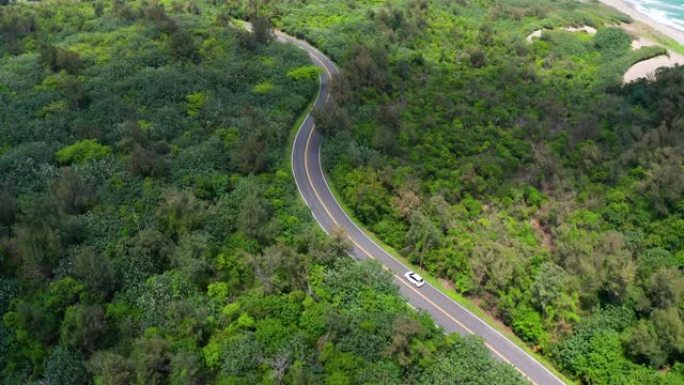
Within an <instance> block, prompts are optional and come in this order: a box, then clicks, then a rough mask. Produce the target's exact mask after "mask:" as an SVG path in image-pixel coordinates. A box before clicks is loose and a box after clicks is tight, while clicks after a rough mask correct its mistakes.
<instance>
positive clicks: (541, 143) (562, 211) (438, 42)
mask: <svg viewBox="0 0 684 385" xmlns="http://www.w3.org/2000/svg"><path fill="white" fill-rule="evenodd" d="M256 3H260V4H262V5H263V4H265V6H264V8H262V15H263V16H266V17H269V18H271V19H272V20H274V22H275V23H276V24H277V25H278V26H280V27H281V28H283V29H284V30H286V31H288V32H290V33H293V34H296V35H299V36H304V37H305V38H306V39H308V40H310V41H312V42H313V43H314V44H315V45H317V46H318V47H319V48H321V49H323V50H325V51H326V52H327V53H328V54H329V55H330V56H331V57H333V58H334V59H335V60H336V61H337V62H338V63H340V64H341V65H342V68H343V76H341V77H340V78H339V79H337V81H336V82H335V91H336V101H337V105H336V106H333V107H330V108H328V109H326V111H319V112H318V113H317V117H318V126H319V128H320V129H321V130H323V131H324V133H325V134H326V136H327V139H326V140H325V142H324V152H325V154H324V156H325V166H326V168H327V170H328V172H329V174H330V176H331V178H332V182H333V183H332V184H333V185H334V188H335V189H336V190H337V194H338V196H339V197H340V199H341V200H342V201H343V202H344V203H345V204H346V205H347V206H348V207H350V208H351V209H352V210H353V212H354V215H355V216H356V218H357V219H358V220H360V221H361V222H362V223H364V224H365V225H366V226H367V228H369V229H370V230H372V231H373V232H374V233H375V234H376V235H377V236H378V237H379V238H380V239H382V240H383V241H384V242H386V243H387V244H389V245H391V246H393V248H394V249H395V250H397V252H398V253H400V254H402V255H404V256H405V257H407V258H408V259H409V260H410V261H411V262H412V263H413V264H415V265H416V266H419V267H421V268H423V269H425V270H426V271H427V272H428V273H430V274H431V275H434V276H436V277H440V278H441V279H442V280H443V282H444V286H445V287H453V288H454V289H455V290H456V291H458V292H460V293H462V294H464V295H466V296H468V297H470V298H472V299H473V300H474V301H476V302H477V303H479V304H480V306H481V307H483V308H484V309H486V310H488V311H489V312H490V313H491V314H493V315H494V316H496V317H498V318H499V319H501V320H502V321H503V322H504V323H505V324H506V325H507V326H508V327H510V328H511V329H512V331H513V332H515V333H516V334H517V335H518V336H519V337H520V338H521V339H522V340H524V341H525V342H526V343H528V344H529V345H530V346H531V347H532V348H533V349H535V350H537V351H539V352H541V353H542V354H544V355H546V356H547V357H549V358H550V359H551V360H552V361H553V362H555V364H556V365H557V367H558V368H559V369H560V370H562V371H563V372H564V373H566V374H567V375H569V376H570V377H572V378H575V379H577V380H578V381H579V382H581V383H583V384H616V385H617V384H682V383H684V365H683V362H684V323H683V322H682V314H683V311H684V309H683V307H682V305H683V303H682V294H683V293H684V276H683V275H682V269H683V268H684V198H683V196H684V68H677V69H674V70H670V71H662V72H660V73H659V74H658V76H657V80H656V81H654V82H647V81H641V82H638V83H634V84H630V85H627V86H622V85H621V84H620V79H621V75H622V73H623V72H624V71H625V70H626V69H627V68H628V67H629V66H630V65H631V64H632V63H634V62H636V61H638V60H641V59H643V58H647V57H651V56H654V55H656V54H660V53H662V52H663V50H662V49H661V48H654V47H651V48H646V49H644V48H642V49H639V50H632V49H631V48H630V42H631V39H632V38H631V37H630V36H629V35H628V34H627V33H626V32H624V31H623V30H622V29H620V28H618V27H617V25H618V24H619V23H621V22H629V20H628V19H626V18H625V17H624V16H620V15H616V14H613V13H611V12H610V11H608V10H607V9H604V8H600V7H599V5H598V4H596V3H595V2H594V3H592V2H579V1H571V0H557V1H551V0H453V1H438V0H395V1H387V2H385V1H370V0H369V1H351V0H347V1H345V0H327V1H326V0H317V1H313V0H311V1H308V0H305V1H301V0H284V1H272V2H268V1H262V2H256V1H248V2H244V3H240V2H235V4H234V5H233V7H232V9H233V14H234V15H235V16H236V17H248V16H249V10H250V9H251V8H250V7H253V6H254V4H256ZM584 25H589V26H592V27H595V28H596V29H597V30H598V31H597V33H596V34H589V33H584V32H571V31H567V30H565V28H566V27H581V26H584ZM540 29H545V32H544V33H543V35H542V37H541V38H540V39H535V40H531V41H527V39H526V37H527V36H528V35H529V34H531V33H532V32H533V31H535V30H540Z"/></svg>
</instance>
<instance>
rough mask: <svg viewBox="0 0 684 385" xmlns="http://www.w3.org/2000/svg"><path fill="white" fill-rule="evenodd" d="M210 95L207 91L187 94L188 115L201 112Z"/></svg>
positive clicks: (195, 114)
mask: <svg viewBox="0 0 684 385" xmlns="http://www.w3.org/2000/svg"><path fill="white" fill-rule="evenodd" d="M208 98H209V95H207V93H206V92H203V91H200V92H194V93H192V94H189V95H188V96H186V99H187V104H188V116H197V115H199V114H200V111H201V110H202V107H204V105H205V104H206V103H207V99H208Z"/></svg>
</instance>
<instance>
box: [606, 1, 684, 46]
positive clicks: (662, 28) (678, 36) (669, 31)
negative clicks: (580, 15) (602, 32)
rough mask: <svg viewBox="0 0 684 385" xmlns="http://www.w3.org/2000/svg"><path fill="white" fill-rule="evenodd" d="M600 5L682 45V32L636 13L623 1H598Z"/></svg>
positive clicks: (683, 41) (683, 36)
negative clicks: (615, 10)
mask: <svg viewBox="0 0 684 385" xmlns="http://www.w3.org/2000/svg"><path fill="white" fill-rule="evenodd" d="M599 1H600V2H601V3H603V4H605V5H608V6H610V7H613V8H615V9H617V10H618V11H620V12H622V13H624V14H627V15H629V16H630V17H631V18H632V19H634V20H636V21H639V22H642V23H644V24H646V25H648V26H650V27H651V28H653V29H654V30H655V31H657V32H660V33H661V34H663V35H666V36H668V37H670V38H672V39H673V40H675V41H677V42H678V43H679V44H682V45H684V32H682V31H679V30H677V29H674V28H672V27H670V26H669V25H665V24H663V23H660V22H658V21H656V20H653V19H651V18H650V17H648V16H647V15H644V14H643V13H641V12H639V11H637V10H636V9H634V7H633V6H632V5H631V4H629V3H628V2H626V1H624V0H599Z"/></svg>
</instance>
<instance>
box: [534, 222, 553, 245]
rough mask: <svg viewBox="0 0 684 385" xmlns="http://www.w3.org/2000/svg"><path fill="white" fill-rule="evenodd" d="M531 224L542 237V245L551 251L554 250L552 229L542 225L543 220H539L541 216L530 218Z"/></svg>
mask: <svg viewBox="0 0 684 385" xmlns="http://www.w3.org/2000/svg"><path fill="white" fill-rule="evenodd" d="M530 225H532V228H533V229H534V230H535V231H536V232H537V233H538V234H539V235H541V237H542V247H544V248H545V249H546V250H548V251H549V252H552V251H553V247H554V246H553V235H552V234H551V232H550V231H548V230H547V229H545V228H544V226H542V224H541V222H540V221H539V218H532V219H530Z"/></svg>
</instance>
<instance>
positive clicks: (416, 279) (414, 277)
mask: <svg viewBox="0 0 684 385" xmlns="http://www.w3.org/2000/svg"><path fill="white" fill-rule="evenodd" d="M404 278H406V280H407V281H409V282H411V283H412V284H413V285H414V286H415V287H421V286H423V285H425V280H424V279H423V277H421V276H420V275H418V274H416V273H414V272H412V271H407V272H406V274H404Z"/></svg>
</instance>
